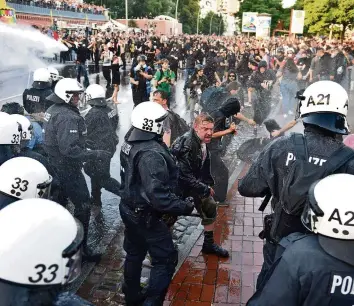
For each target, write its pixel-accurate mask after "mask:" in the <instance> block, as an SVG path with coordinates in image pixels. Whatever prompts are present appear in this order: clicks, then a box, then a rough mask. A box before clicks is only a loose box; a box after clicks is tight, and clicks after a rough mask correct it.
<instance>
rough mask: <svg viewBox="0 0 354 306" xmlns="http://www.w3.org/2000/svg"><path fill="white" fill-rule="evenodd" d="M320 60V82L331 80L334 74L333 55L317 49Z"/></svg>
mask: <svg viewBox="0 0 354 306" xmlns="http://www.w3.org/2000/svg"><path fill="white" fill-rule="evenodd" d="M317 56H318V57H319V60H318V80H320V81H321V80H329V78H330V74H331V72H332V58H331V55H330V54H329V53H327V52H325V50H324V49H323V48H319V49H317Z"/></svg>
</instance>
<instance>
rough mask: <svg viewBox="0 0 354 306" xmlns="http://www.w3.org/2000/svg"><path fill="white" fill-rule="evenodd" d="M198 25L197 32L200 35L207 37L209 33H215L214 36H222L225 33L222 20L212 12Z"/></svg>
mask: <svg viewBox="0 0 354 306" xmlns="http://www.w3.org/2000/svg"><path fill="white" fill-rule="evenodd" d="M199 24H200V25H199V32H200V33H201V34H205V35H209V33H210V34H213V33H215V34H216V35H219V34H220V35H222V34H223V33H224V32H225V23H224V19H223V18H222V16H220V15H217V14H215V13H213V12H209V13H208V14H207V15H206V16H205V17H204V18H201V19H200V22H199ZM210 26H211V27H210ZM210 30H211V31H210Z"/></svg>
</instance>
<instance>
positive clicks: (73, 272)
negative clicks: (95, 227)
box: [62, 220, 84, 284]
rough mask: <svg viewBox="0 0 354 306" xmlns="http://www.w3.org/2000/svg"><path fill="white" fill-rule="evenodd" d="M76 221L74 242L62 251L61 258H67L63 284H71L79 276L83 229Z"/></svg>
mask: <svg viewBox="0 0 354 306" xmlns="http://www.w3.org/2000/svg"><path fill="white" fill-rule="evenodd" d="M75 221H76V225H77V235H76V237H75V239H74V241H73V242H72V243H71V244H70V245H69V246H68V247H67V248H66V249H65V250H64V251H63V254H62V256H63V258H68V259H69V260H68V262H67V264H66V273H65V276H64V283H63V284H67V283H71V282H73V281H75V280H76V279H77V278H78V277H79V276H80V274H81V262H82V242H83V240H84V229H83V226H82V224H81V223H80V222H79V221H77V220H75Z"/></svg>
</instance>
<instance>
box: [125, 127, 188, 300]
mask: <svg viewBox="0 0 354 306" xmlns="http://www.w3.org/2000/svg"><path fill="white" fill-rule="evenodd" d="M135 132H137V133H141V134H143V135H144V134H145V136H146V139H147V140H145V141H138V139H139V137H138V138H134V137H133V136H132V134H134V133H135ZM120 161H121V179H122V181H121V202H120V205H119V208H120V214H121V217H122V220H123V222H124V224H125V233H124V250H125V251H126V252H127V256H126V259H125V266H124V282H125V284H124V287H123V289H124V290H123V291H124V293H125V299H126V302H127V303H134V302H137V301H138V300H139V299H141V295H139V293H140V290H141V288H140V276H141V268H142V262H143V260H144V258H145V256H146V253H147V252H149V254H150V256H151V258H152V265H153V268H152V269H151V272H150V281H149V286H148V288H147V292H146V296H147V298H146V300H145V304H144V305H162V303H163V301H164V296H165V294H166V292H167V288H168V286H169V284H170V281H171V279H172V276H173V273H174V271H175V267H176V265H177V261H178V253H177V250H176V249H175V247H174V245H173V241H172V236H171V232H170V230H169V228H168V227H167V225H166V224H165V223H164V222H163V221H162V220H161V216H162V214H166V213H167V214H170V215H182V214H184V213H190V212H191V211H192V210H193V205H191V204H190V203H189V202H185V201H183V200H181V199H180V198H178V197H177V196H176V195H175V189H176V188H177V178H178V169H177V167H176V164H175V160H174V159H173V157H172V156H171V155H170V153H169V150H168V148H167V146H166V145H165V144H164V143H163V141H162V137H161V136H158V135H156V134H153V133H148V132H144V131H140V130H137V129H135V128H132V129H131V130H130V131H129V132H128V134H127V135H126V136H125V142H124V143H123V145H122V148H121V153H120ZM191 206H192V207H191ZM128 305H129V304H128ZM134 305H135V304H134Z"/></svg>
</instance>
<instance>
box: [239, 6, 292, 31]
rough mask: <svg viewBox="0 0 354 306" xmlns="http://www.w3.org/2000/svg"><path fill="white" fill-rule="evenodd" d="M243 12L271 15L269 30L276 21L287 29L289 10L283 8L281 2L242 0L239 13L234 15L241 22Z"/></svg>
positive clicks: (274, 25)
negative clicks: (282, 23)
mask: <svg viewBox="0 0 354 306" xmlns="http://www.w3.org/2000/svg"><path fill="white" fill-rule="evenodd" d="M243 12H256V13H260V14H261V13H267V14H270V15H272V24H271V30H273V29H274V28H275V27H276V25H277V23H278V20H282V21H284V26H285V28H288V27H289V24H290V13H291V10H290V9H289V8H286V9H285V8H283V6H282V0H244V1H243V2H242V3H241V6H240V11H239V12H238V13H237V14H236V16H237V17H239V18H240V19H241V20H242V13H243Z"/></svg>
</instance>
